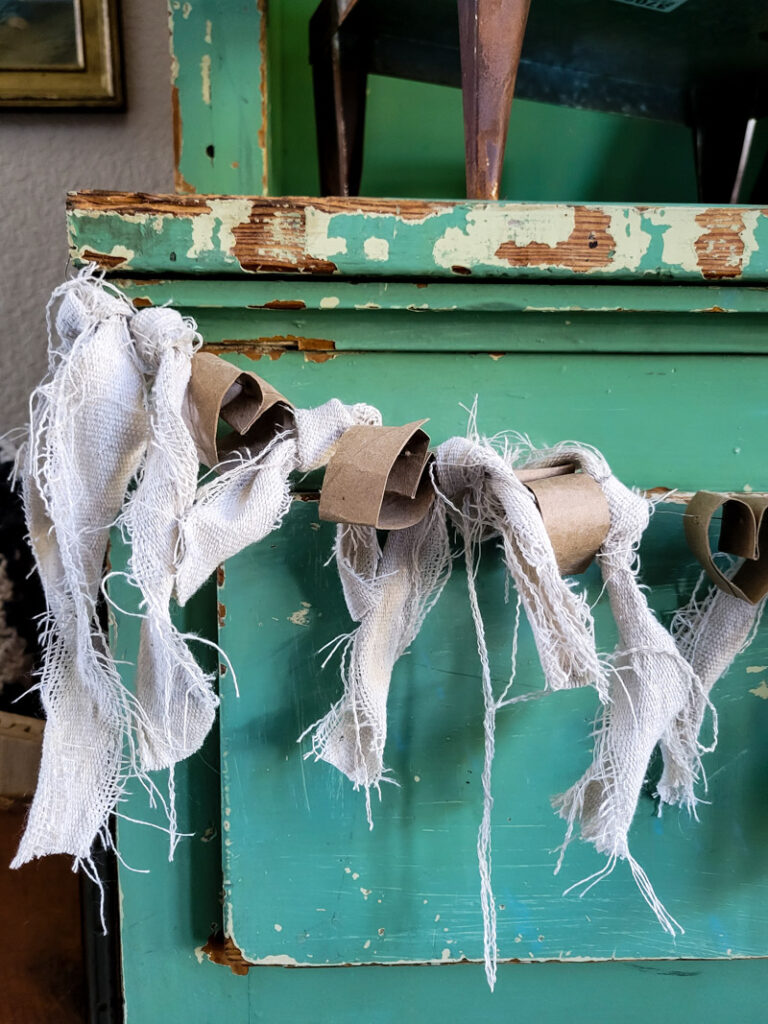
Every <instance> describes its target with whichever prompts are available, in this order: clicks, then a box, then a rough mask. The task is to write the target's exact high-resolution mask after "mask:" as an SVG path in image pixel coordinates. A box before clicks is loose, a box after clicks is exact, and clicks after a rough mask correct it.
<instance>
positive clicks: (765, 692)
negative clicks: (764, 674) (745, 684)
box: [749, 679, 768, 700]
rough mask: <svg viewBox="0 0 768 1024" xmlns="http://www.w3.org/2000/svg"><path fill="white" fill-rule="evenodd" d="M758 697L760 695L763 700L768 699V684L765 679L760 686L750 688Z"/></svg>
mask: <svg viewBox="0 0 768 1024" xmlns="http://www.w3.org/2000/svg"><path fill="white" fill-rule="evenodd" d="M749 692H750V693H753V694H754V695H755V696H756V697H760V698H761V699H762V700H768V686H766V683H765V680H764V679H763V680H762V682H761V683H760V685H759V686H757V687H755V689H754V690H750V691H749Z"/></svg>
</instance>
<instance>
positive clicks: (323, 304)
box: [319, 295, 341, 309]
mask: <svg viewBox="0 0 768 1024" xmlns="http://www.w3.org/2000/svg"><path fill="white" fill-rule="evenodd" d="M340 302H341V299H340V298H339V297H338V295H324V296H323V297H322V299H320V303H319V305H320V309H336V307H337V306H338V304H339V303H340Z"/></svg>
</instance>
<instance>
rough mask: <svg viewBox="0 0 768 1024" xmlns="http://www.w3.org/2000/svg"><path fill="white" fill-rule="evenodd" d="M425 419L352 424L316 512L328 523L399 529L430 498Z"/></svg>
mask: <svg viewBox="0 0 768 1024" xmlns="http://www.w3.org/2000/svg"><path fill="white" fill-rule="evenodd" d="M426 422H427V421H426V420H416V422H415V423H407V424H406V425H405V426H403V427H370V426H359V427H350V428H349V430H346V431H345V432H344V433H343V434H342V436H341V438H340V440H339V443H338V444H337V446H336V449H335V451H334V453H333V455H332V456H331V458H330V460H329V462H328V465H327V467H326V470H325V479H324V481H323V488H322V491H321V492H320V507H319V510H318V514H319V516H320V518H321V519H325V520H327V521H329V522H332V523H359V524H361V525H364V526H376V527H378V528H380V529H382V530H402V529H405V527H407V526H413V525H414V524H415V523H418V522H419V520H421V519H423V518H424V516H425V515H426V513H427V510H428V509H429V506H430V505H431V503H432V502H433V501H434V497H435V492H434V487H433V486H432V481H431V479H430V474H429V465H430V462H431V460H432V456H431V455H430V454H429V437H428V436H427V434H425V433H424V431H423V430H422V429H421V426H422V424H423V423H426Z"/></svg>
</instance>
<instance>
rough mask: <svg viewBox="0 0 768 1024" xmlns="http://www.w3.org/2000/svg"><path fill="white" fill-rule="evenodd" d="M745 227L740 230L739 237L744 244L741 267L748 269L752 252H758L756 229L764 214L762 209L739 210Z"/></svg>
mask: <svg viewBox="0 0 768 1024" xmlns="http://www.w3.org/2000/svg"><path fill="white" fill-rule="evenodd" d="M739 213H740V215H741V219H742V221H743V223H744V227H743V228H742V229H741V231H740V232H739V238H740V239H741V241H742V243H743V245H744V252H743V254H742V257H741V269H742V270H746V268H747V267H748V266H749V264H750V262H751V260H752V253H753V252H757V242H756V241H755V231H756V230H757V222H758V220H759V219H760V217H761V216H762V215H763V214H762V210H739Z"/></svg>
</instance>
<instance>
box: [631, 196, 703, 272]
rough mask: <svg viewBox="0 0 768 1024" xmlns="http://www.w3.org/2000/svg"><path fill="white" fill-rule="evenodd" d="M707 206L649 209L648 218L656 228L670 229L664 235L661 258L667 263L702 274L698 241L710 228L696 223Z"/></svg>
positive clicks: (646, 214)
mask: <svg viewBox="0 0 768 1024" xmlns="http://www.w3.org/2000/svg"><path fill="white" fill-rule="evenodd" d="M705 209H706V207H703V206H702V207H695V206H693V207H691V206H688V207H680V208H677V209H676V208H675V207H672V208H670V209H657V210H647V211H646V213H645V217H646V219H647V220H648V222H649V223H651V224H653V225H654V226H656V227H663V228H666V230H665V231H664V233H663V234H662V249H661V258H662V261H663V262H664V263H666V264H667V266H676V267H680V268H681V269H682V270H687V271H690V272H691V273H694V274H700V273H701V268H700V267H699V257H698V254H697V253H696V242H698V240H699V239H700V238H701V236H702V235H703V234H705V233H706V228H703V227H702V226H701V224H697V223H696V217H697V215H698V214H699V213H702V212H703V211H704V210H705Z"/></svg>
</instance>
